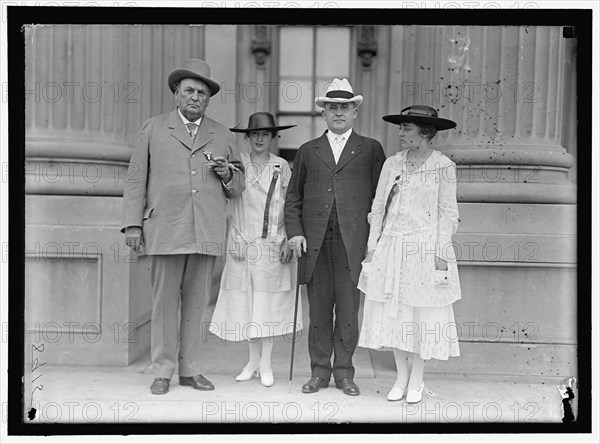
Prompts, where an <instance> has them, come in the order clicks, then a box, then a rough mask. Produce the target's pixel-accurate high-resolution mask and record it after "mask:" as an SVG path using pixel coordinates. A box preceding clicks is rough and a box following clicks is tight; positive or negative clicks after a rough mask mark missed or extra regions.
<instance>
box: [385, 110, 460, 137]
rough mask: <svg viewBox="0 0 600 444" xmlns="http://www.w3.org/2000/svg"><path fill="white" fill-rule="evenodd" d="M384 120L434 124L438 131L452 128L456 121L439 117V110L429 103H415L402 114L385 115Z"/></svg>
mask: <svg viewBox="0 0 600 444" xmlns="http://www.w3.org/2000/svg"><path fill="white" fill-rule="evenodd" d="M383 120H385V121H386V122H390V123H395V124H397V125H399V124H401V123H405V122H409V123H420V124H426V125H433V126H435V128H436V129H437V130H438V131H441V130H447V129H452V128H454V127H455V126H456V122H454V121H452V120H449V119H443V118H441V117H438V113H437V111H436V110H435V109H434V108H432V107H431V106H427V105H413V106H409V107H407V108H404V109H403V110H402V111H400V114H390V115H388V116H383Z"/></svg>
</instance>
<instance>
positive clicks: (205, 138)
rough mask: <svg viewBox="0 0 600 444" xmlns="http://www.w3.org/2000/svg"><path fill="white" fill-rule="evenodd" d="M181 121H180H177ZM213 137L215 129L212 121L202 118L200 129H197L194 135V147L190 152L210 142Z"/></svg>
mask: <svg viewBox="0 0 600 444" xmlns="http://www.w3.org/2000/svg"><path fill="white" fill-rule="evenodd" d="M179 120H181V119H179ZM214 137H215V129H214V127H213V124H212V120H211V119H210V118H208V117H206V115H205V116H204V117H202V121H201V122H200V127H199V128H198V133H197V134H196V138H195V139H194V145H193V147H192V152H194V151H196V150H198V149H200V148H202V147H203V146H204V145H206V144H207V143H208V142H210V141H211V140H212V139H214Z"/></svg>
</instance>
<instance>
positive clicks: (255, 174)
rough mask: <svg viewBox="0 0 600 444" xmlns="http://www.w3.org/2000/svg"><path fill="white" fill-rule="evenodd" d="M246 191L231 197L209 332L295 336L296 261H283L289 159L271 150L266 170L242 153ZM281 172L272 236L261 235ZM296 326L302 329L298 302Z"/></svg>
mask: <svg viewBox="0 0 600 444" xmlns="http://www.w3.org/2000/svg"><path fill="white" fill-rule="evenodd" d="M241 158H242V162H243V163H244V165H245V167H246V190H245V191H244V192H243V193H242V195H241V196H240V197H238V198H235V199H232V200H230V205H231V210H232V214H233V222H232V225H231V228H230V230H229V234H228V238H227V248H226V262H225V268H224V270H223V274H222V277H221V288H220V291H219V297H218V299H217V304H216V306H215V311H214V313H213V317H212V321H211V324H210V329H209V331H210V332H211V333H213V334H215V335H217V336H219V337H220V338H222V339H225V340H229V341H242V340H249V339H254V338H261V337H269V336H280V335H291V334H292V332H293V330H294V303H295V296H296V292H295V289H296V287H295V286H296V274H297V273H296V262H290V263H286V264H282V263H281V262H280V261H279V253H280V251H281V246H282V245H283V243H284V242H286V241H287V237H286V233H285V227H284V220H283V207H284V199H285V193H286V190H287V186H288V183H289V180H290V177H291V170H290V167H289V165H288V163H287V162H286V160H285V159H283V158H281V157H278V156H275V155H274V154H270V157H269V161H268V162H267V164H266V165H265V167H264V168H260V167H259V166H258V165H257V164H252V163H251V160H250V154H248V153H242V154H241ZM276 169H277V170H278V171H279V177H278V179H277V182H276V183H275V188H274V192H273V195H272V198H271V202H270V205H269V215H268V224H267V226H268V232H267V237H266V238H263V237H262V232H263V224H264V213H265V207H266V200H267V194H268V191H269V187H270V184H271V181H272V178H273V172H274V171H275V170H276ZM298 304H299V305H298V318H297V323H296V330H297V331H298V330H301V329H302V306H301V301H298Z"/></svg>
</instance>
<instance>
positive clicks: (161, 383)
mask: <svg viewBox="0 0 600 444" xmlns="http://www.w3.org/2000/svg"><path fill="white" fill-rule="evenodd" d="M170 383H171V380H170V379H169V378H155V379H154V382H153V383H152V385H151V386H150V391H151V392H152V394H153V395H164V394H166V393H169V384H170Z"/></svg>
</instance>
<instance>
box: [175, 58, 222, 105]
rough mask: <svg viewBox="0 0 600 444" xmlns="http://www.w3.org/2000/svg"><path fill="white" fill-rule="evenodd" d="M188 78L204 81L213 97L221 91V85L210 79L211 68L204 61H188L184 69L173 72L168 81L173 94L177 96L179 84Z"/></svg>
mask: <svg viewBox="0 0 600 444" xmlns="http://www.w3.org/2000/svg"><path fill="white" fill-rule="evenodd" d="M187 78H192V79H200V80H202V81H203V82H204V83H206V85H207V86H208V90H209V91H210V95H211V96H214V95H215V94H216V93H218V92H219V90H220V89H221V87H220V86H219V84H218V83H217V82H215V81H214V80H212V79H211V78H210V66H209V65H208V63H206V62H205V61H204V60H200V59H187V60H185V61H184V62H183V67H181V68H175V69H174V70H173V71H171V73H170V74H169V78H168V80H167V82H168V84H169V89H170V90H171V92H172V93H173V94H175V87H176V86H177V84H178V83H179V82H180V81H181V80H182V79H187Z"/></svg>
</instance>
